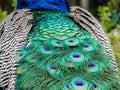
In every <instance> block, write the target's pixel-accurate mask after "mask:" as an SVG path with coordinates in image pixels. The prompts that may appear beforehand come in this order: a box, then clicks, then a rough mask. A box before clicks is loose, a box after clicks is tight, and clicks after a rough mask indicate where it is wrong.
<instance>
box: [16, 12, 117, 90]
mask: <svg viewBox="0 0 120 90" xmlns="http://www.w3.org/2000/svg"><path fill="white" fill-rule="evenodd" d="M32 13H33V16H34V19H33V20H32V21H31V24H32V25H33V28H32V29H31V31H30V33H29V34H28V38H27V42H26V45H24V46H23V47H24V48H21V49H20V50H18V51H17V52H16V56H15V60H16V61H18V64H19V65H18V66H17V70H16V73H17V79H16V90H118V89H119V79H118V78H117V77H116V75H114V73H115V74H117V73H116V72H114V71H113V68H112V67H111V66H110V63H109V62H110V60H111V58H110V57H108V56H107V54H106V51H105V49H104V48H103V47H102V45H101V44H100V43H99V41H97V40H95V39H93V38H92V37H91V35H90V33H89V32H87V31H86V30H84V29H83V28H82V27H80V26H78V25H76V24H75V23H74V22H73V21H72V20H71V18H70V16H69V14H68V13H63V12H58V11H32Z"/></svg>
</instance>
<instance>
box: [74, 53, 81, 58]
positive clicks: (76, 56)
mask: <svg viewBox="0 0 120 90" xmlns="http://www.w3.org/2000/svg"><path fill="white" fill-rule="evenodd" d="M80 56H81V55H80V54H74V55H73V57H74V58H80Z"/></svg>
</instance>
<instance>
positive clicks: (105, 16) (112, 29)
mask: <svg viewBox="0 0 120 90" xmlns="http://www.w3.org/2000/svg"><path fill="white" fill-rule="evenodd" d="M16 1H17V0H0V23H1V22H2V21H3V20H4V19H5V18H6V16H7V15H8V14H9V13H10V12H12V11H13V10H14V9H15V6H16ZM70 2H71V5H72V6H81V7H83V8H85V9H87V10H88V11H89V12H91V13H92V14H93V15H94V16H95V17H96V18H97V20H98V21H99V22H100V24H101V25H102V27H103V29H104V31H105V32H106V34H107V36H108V37H109V39H110V40H111V43H112V48H113V51H114V54H115V57H116V60H117V63H118V66H119V70H120V20H119V19H120V0H70Z"/></svg>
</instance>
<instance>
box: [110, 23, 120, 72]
mask: <svg viewBox="0 0 120 90" xmlns="http://www.w3.org/2000/svg"><path fill="white" fill-rule="evenodd" d="M108 37H109V38H110V40H111V44H112V47H113V50H114V52H115V53H114V54H115V57H116V60H117V63H118V66H119V70H120V49H119V48H120V25H118V26H117V27H116V28H115V29H114V30H113V31H112V32H110V33H108Z"/></svg>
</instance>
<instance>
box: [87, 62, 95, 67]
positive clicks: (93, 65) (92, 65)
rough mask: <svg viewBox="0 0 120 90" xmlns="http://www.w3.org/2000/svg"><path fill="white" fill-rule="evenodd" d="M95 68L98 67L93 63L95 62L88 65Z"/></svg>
mask: <svg viewBox="0 0 120 90" xmlns="http://www.w3.org/2000/svg"><path fill="white" fill-rule="evenodd" d="M95 66H96V65H95V63H93V62H89V63H88V67H95Z"/></svg>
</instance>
